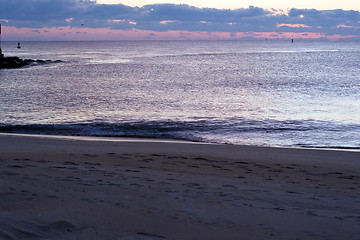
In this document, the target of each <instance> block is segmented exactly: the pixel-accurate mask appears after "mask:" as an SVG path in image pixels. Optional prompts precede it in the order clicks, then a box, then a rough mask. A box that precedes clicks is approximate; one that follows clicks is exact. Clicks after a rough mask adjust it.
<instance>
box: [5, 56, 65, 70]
mask: <svg viewBox="0 0 360 240" xmlns="http://www.w3.org/2000/svg"><path fill="white" fill-rule="evenodd" d="M59 62H62V61H61V60H56V61H52V60H34V59H25V60H24V59H21V58H19V57H0V69H3V68H21V67H24V66H28V65H39V64H48V63H59Z"/></svg>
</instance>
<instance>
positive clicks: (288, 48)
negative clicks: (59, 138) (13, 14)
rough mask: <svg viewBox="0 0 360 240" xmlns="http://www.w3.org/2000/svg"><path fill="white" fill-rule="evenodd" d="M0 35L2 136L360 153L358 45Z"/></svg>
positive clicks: (359, 57) (359, 54) (304, 41)
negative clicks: (3, 38)
mask: <svg viewBox="0 0 360 240" xmlns="http://www.w3.org/2000/svg"><path fill="white" fill-rule="evenodd" d="M21 46H22V48H21V49H17V48H16V47H17V42H3V43H2V50H3V53H4V54H5V56H19V57H20V58H31V59H42V60H47V59H49V60H61V61H62V62H59V63H50V64H44V65H34V66H28V67H24V68H20V69H1V70H0V132H4V133H23V134H51V135H70V136H107V137H140V138H160V139H179V140H180V139H181V140H189V141H199V142H211V143H227V144H241V145H257V146H274V147H291V148H333V149H351V150H355V151H359V150H360V41H351V40H347V41H324V40H307V41H306V40H295V42H294V43H291V42H290V41H289V40H253V41H118V42H22V43H21Z"/></svg>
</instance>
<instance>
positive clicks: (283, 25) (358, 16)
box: [0, 0, 360, 36]
mask: <svg viewBox="0 0 360 240" xmlns="http://www.w3.org/2000/svg"><path fill="white" fill-rule="evenodd" d="M0 7H1V8H0V18H1V20H0V23H1V24H3V25H6V26H15V27H30V28H42V27H63V26H70V27H89V28H104V27H110V28H111V29H123V30H126V29H133V28H136V29H141V30H153V31H168V30H185V31H208V32H215V31H221V32H233V33H235V32H249V31H251V32H273V31H274V32H316V33H322V34H329V35H331V34H339V35H357V36H359V35H360V12H359V11H345V10H341V9H338V10H321V11H320V10H315V9H291V10H290V11H289V12H287V13H286V14H279V12H277V11H276V10H266V9H262V8H258V7H252V6H250V7H248V8H241V9H236V10H224V9H213V8H196V7H192V6H188V5H175V4H154V5H146V6H144V7H129V6H125V5H123V4H115V5H105V4H98V3H96V2H94V1H90V0H11V1H9V0H0ZM276 12H277V13H276Z"/></svg>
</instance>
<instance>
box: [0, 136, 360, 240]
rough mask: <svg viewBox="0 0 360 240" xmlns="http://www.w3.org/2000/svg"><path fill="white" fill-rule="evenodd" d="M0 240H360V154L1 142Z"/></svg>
mask: <svg viewBox="0 0 360 240" xmlns="http://www.w3.org/2000/svg"><path fill="white" fill-rule="evenodd" d="M0 166H1V168H0V199H1V202H0V239H6V240H10V239H111V240H112V239H114V240H115V239H116V240H125V239H127V240H132V239H144V240H146V239H171V240H177V239H179V240H180V239H181V240H183V239H207V240H209V239H210V240H211V239H250V240H251V239H277V240H278V239H341V240H343V239H359V235H360V153H359V152H345V151H331V150H305V149H282V148H266V147H250V146H232V145H216V144H198V143H187V142H171V141H159V140H141V139H124V140H121V141H113V140H111V139H105V138H76V137H75V138H71V137H69V138H67V137H51V136H48V137H47V136H42V137H41V136H21V135H11V134H0Z"/></svg>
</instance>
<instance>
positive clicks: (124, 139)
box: [0, 132, 360, 153]
mask: <svg viewBox="0 0 360 240" xmlns="http://www.w3.org/2000/svg"><path fill="white" fill-rule="evenodd" d="M0 136H18V137H33V138H49V139H63V140H79V141H104V142H148V143H151V142H159V143H184V144H205V145H222V146H240V147H255V148H276V149H300V150H301V149H303V150H314V151H340V152H357V153H360V148H356V147H333V148H331V147H300V146H298V147H290V146H288V147H286V146H260V145H242V144H232V143H216V142H200V141H189V140H181V139H162V138H147V137H144V138H141V137H107V136H76V135H74V136H72V135H50V134H31V133H6V132H0Z"/></svg>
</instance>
